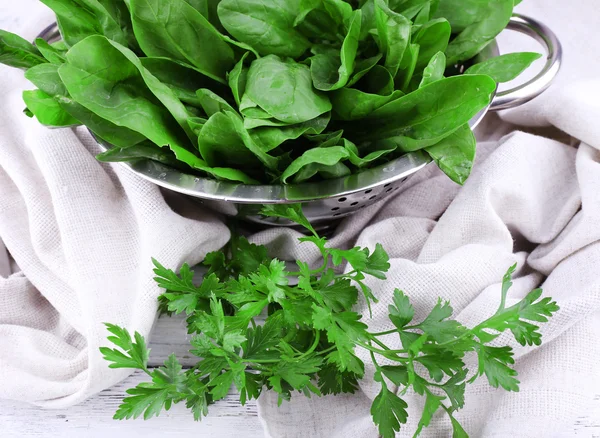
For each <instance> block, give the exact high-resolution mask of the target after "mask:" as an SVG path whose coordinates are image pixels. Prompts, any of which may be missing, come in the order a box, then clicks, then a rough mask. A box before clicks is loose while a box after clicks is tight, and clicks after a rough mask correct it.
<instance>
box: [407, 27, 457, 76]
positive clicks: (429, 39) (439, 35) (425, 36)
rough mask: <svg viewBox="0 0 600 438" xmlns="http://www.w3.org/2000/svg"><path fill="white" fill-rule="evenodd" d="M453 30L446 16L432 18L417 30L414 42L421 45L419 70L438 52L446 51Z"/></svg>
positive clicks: (418, 61) (417, 67)
mask: <svg viewBox="0 0 600 438" xmlns="http://www.w3.org/2000/svg"><path fill="white" fill-rule="evenodd" d="M451 32H452V29H451V27H450V23H448V20H446V19H444V18H437V19H435V20H431V21H429V22H427V23H426V24H425V25H423V26H422V27H421V28H420V29H419V30H418V31H417V33H416V34H415V36H414V38H413V42H414V43H415V44H418V45H419V56H418V58H417V65H416V69H417V70H422V69H423V68H425V67H426V66H427V64H429V61H430V60H431V58H432V57H433V56H434V55H435V54H436V53H438V52H445V51H446V49H447V48H448V43H449V42H450V34H451Z"/></svg>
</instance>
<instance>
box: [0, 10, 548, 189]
mask: <svg viewBox="0 0 600 438" xmlns="http://www.w3.org/2000/svg"><path fill="white" fill-rule="evenodd" d="M42 1H43V3H45V4H46V5H47V6H49V7H50V8H51V9H52V10H53V11H54V12H55V14H56V19H57V23H58V26H59V29H60V33H61V36H62V41H59V42H58V43H52V44H49V43H47V42H45V41H43V40H40V39H38V40H36V43H35V45H33V44H31V43H29V42H27V41H25V40H23V39H22V38H20V37H18V36H16V35H13V34H11V33H8V32H4V31H0V63H4V64H7V65H10V66H13V67H17V68H22V69H29V70H33V71H32V72H31V73H28V76H29V77H30V79H31V81H32V82H33V83H34V84H35V85H36V86H38V88H39V90H36V91H28V92H26V93H25V94H24V100H25V102H26V104H27V110H26V114H28V115H30V116H32V115H33V116H35V117H37V119H38V120H39V121H40V122H41V123H43V124H45V125H50V126H56V127H64V126H72V125H77V124H82V125H86V126H87V127H88V128H89V129H90V130H91V131H92V132H93V133H94V135H95V136H96V138H97V139H98V140H99V141H101V142H102V143H103V144H105V145H107V146H109V147H110V146H114V150H111V151H109V152H107V153H103V154H101V155H100V157H99V158H100V159H102V160H104V161H125V160H138V159H140V158H147V159H151V160H156V161H160V162H162V163H164V164H167V165H169V166H172V167H176V168H178V169H181V170H183V171H185V172H188V173H193V174H198V175H203V176H209V177H212V178H214V179H219V180H229V181H233V182H239V183H244V184H256V183H273V184H280V183H281V184H286V183H301V182H304V181H318V180H323V179H329V178H337V177H341V176H345V175H349V174H354V173H358V172H360V171H361V170H363V169H365V168H369V167H374V166H378V165H381V164H384V163H386V162H387V161H390V160H392V159H395V158H398V157H400V156H402V155H403V154H406V153H409V152H412V151H416V150H424V151H425V152H426V153H428V154H429V155H430V156H431V157H432V158H433V160H434V161H435V162H436V163H438V165H439V166H440V168H441V169H442V170H443V171H444V172H445V173H446V174H447V175H448V176H449V177H450V178H451V179H452V180H454V181H455V182H457V183H459V184H462V183H464V181H465V180H466V178H467V177H468V176H469V173H470V170H471V168H472V165H473V160H474V157H475V153H474V147H475V144H474V143H473V142H472V137H471V136H470V134H469V133H467V132H466V130H467V124H468V122H469V120H470V119H471V118H472V117H474V116H475V115H476V114H478V113H479V112H480V111H481V110H482V109H484V108H486V107H487V106H488V104H489V103H490V100H491V98H492V96H493V95H494V93H495V91H496V83H497V82H506V81H509V80H512V79H514V78H515V77H517V76H518V75H519V74H520V73H521V72H522V71H523V70H524V69H526V68H527V67H528V66H529V65H530V64H531V63H532V62H533V61H534V60H535V59H536V57H537V55H536V54H531V53H517V54H509V55H503V56H499V57H496V58H491V59H483V58H484V57H483V56H477V55H479V53H480V52H481V51H482V50H483V49H484V47H486V46H487V45H488V44H490V42H492V40H493V39H494V38H495V37H496V36H497V35H498V33H500V32H501V31H502V30H503V29H504V28H505V27H506V25H507V23H508V21H509V19H510V17H511V15H512V12H513V7H514V4H516V3H518V2H516V1H514V0H435V1H434V0H410V1H404V0H403V1H398V0H360V1H357V0H310V1H306V0H302V1H300V0H269V1H267V0H220V1H216V0H127V1H123V0H42ZM480 58H482V59H481V61H482V62H480V63H479V64H476V65H472V64H473V62H475V60H478V61H479V60H480ZM42 66H43V67H42ZM39 67H42V68H39ZM36 69H37V70H36ZM465 69H466V71H464V70H465ZM463 71H464V73H463V74H461V75H460V76H458V77H452V76H457V75H458V74H459V72H463ZM41 72H46V73H47V78H43V76H44V75H41V74H40V73H41ZM319 136H321V137H319ZM319 139H322V140H319ZM455 141H458V143H456V144H453V143H454V142H455ZM127 148H132V149H131V150H129V151H127V150H126V149H127ZM157 148H163V152H162V153H158V152H157Z"/></svg>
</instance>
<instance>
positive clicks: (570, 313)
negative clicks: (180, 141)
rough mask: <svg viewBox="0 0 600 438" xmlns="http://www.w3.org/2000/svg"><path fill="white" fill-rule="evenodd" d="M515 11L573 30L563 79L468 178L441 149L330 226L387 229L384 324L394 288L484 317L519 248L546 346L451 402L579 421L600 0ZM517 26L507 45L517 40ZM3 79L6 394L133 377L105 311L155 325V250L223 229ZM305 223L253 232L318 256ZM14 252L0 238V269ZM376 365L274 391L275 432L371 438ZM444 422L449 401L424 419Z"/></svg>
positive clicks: (599, 329) (549, 430) (543, 424)
mask: <svg viewBox="0 0 600 438" xmlns="http://www.w3.org/2000/svg"><path fill="white" fill-rule="evenodd" d="M519 10H520V12H523V13H527V14H529V15H531V16H534V17H536V18H538V19H540V20H542V21H544V22H545V23H546V24H548V25H550V26H551V27H552V28H553V29H554V30H555V31H556V32H557V33H558V34H559V37H560V38H561V40H562V41H563V44H564V46H565V51H566V57H565V68H564V70H563V72H562V75H561V77H560V80H559V81H558V83H557V84H556V86H554V87H553V89H551V90H550V91H549V92H547V93H546V94H545V95H543V96H542V97H540V98H538V99H536V100H535V101H534V102H531V103H530V104H528V105H526V106H525V107H523V108H521V109H517V110H512V111H510V112H508V113H506V114H503V115H502V117H503V119H504V121H501V120H500V119H498V118H497V117H496V116H493V115H490V116H489V117H488V119H487V121H486V123H485V125H484V126H482V128H481V129H480V130H479V133H478V134H479V137H480V138H482V139H488V140H489V141H487V142H482V143H480V145H479V150H478V152H479V156H478V162H477V165H476V167H475V170H474V172H473V175H472V176H471V178H470V179H469V180H468V182H467V183H466V185H465V186H464V187H463V188H459V187H458V186H456V185H454V184H453V183H452V182H450V181H449V180H448V179H447V178H446V177H445V176H443V175H441V174H440V172H439V171H438V170H437V169H435V168H434V167H433V166H432V167H430V168H429V169H428V170H426V171H424V172H422V173H420V174H419V175H418V176H416V177H415V178H414V179H413V180H412V181H411V183H410V187H409V188H408V189H407V190H406V191H404V192H402V193H399V194H398V195H397V196H395V198H393V199H390V200H389V201H386V202H385V204H379V205H377V206H373V207H371V208H369V209H366V210H365V211H364V212H363V213H361V214H359V215H356V216H353V217H352V218H350V219H347V220H346V221H344V222H343V223H342V224H341V226H340V227H339V229H338V231H337V233H336V236H335V237H334V238H333V239H332V243H333V244H335V245H338V246H341V247H343V246H348V245H353V244H355V243H357V244H359V245H363V246H364V245H366V246H374V245H375V244H376V243H377V242H381V243H382V244H383V245H384V246H385V248H386V249H387V251H388V252H389V254H390V257H391V265H392V269H391V270H390V273H389V275H388V280H387V281H386V282H378V281H376V282H375V281H374V282H372V283H371V286H373V288H374V291H375V293H376V295H378V296H379V298H380V300H381V302H380V304H379V305H377V306H375V307H374V315H373V319H372V320H371V321H368V322H369V324H370V326H371V328H372V329H373V330H374V331H380V330H385V329H386V328H389V325H388V322H387V317H386V313H387V312H386V309H387V304H388V303H389V301H390V297H391V293H392V291H393V290H394V288H401V289H403V290H404V291H406V292H407V293H408V294H409V295H410V297H411V299H412V302H413V304H414V306H415V308H416V310H417V316H418V317H419V316H421V317H422V316H424V315H425V314H426V312H427V311H428V310H429V309H430V308H431V307H432V306H433V304H434V303H435V300H436V299H437V297H443V298H447V299H450V300H451V302H452V305H453V306H454V308H455V314H456V315H457V317H458V319H459V320H460V321H462V322H463V323H465V324H467V325H475V324H476V323H477V322H479V321H481V319H482V318H485V317H487V316H489V315H491V314H492V313H493V311H494V310H495V308H496V307H497V305H498V302H499V292H500V289H499V281H500V279H501V277H502V275H503V274H504V272H505V271H506V270H507V268H508V267H509V266H510V265H512V264H513V263H518V264H519V270H518V272H517V274H518V275H517V277H518V279H517V280H516V281H515V285H514V287H513V289H512V290H511V293H510V295H509V300H510V301H512V302H514V301H516V300H518V299H520V298H522V297H523V296H524V295H525V294H526V293H527V292H528V291H530V290H531V289H533V288H535V287H538V286H541V287H543V288H544V291H545V293H546V294H547V295H550V296H552V297H553V298H554V299H556V300H557V301H558V302H559V304H560V306H561V310H560V312H559V313H558V314H557V315H556V316H555V317H554V318H553V319H552V321H551V322H550V323H549V324H547V325H545V326H544V328H543V336H544V344H543V345H542V346H541V347H539V348H535V349H532V348H521V347H519V346H516V345H515V347H516V352H517V364H516V368H517V370H518V371H519V376H520V377H519V378H520V380H521V392H520V393H507V392H504V391H502V390H496V389H491V388H489V387H488V386H487V383H486V382H485V380H484V379H481V380H479V381H478V382H477V383H476V384H474V385H472V386H471V387H470V388H469V389H468V391H467V394H466V407H465V409H463V410H462V411H460V412H459V413H458V416H457V417H458V419H459V420H460V421H461V422H462V424H463V425H464V427H465V429H466V430H467V431H468V432H469V433H470V435H471V436H473V437H507V436H514V437H554V436H559V437H560V436H565V437H567V436H572V434H573V425H574V423H575V419H576V418H577V417H578V416H583V415H586V410H587V408H589V406H590V405H591V403H592V399H593V397H594V395H596V394H599V393H600V369H599V368H598V362H599V359H600V343H599V342H598V339H600V317H599V316H600V314H599V310H600V122H599V119H600V103H599V102H600V78H599V77H598V71H600V56H599V55H598V51H597V41H600V35H599V34H598V32H599V29H600V9H599V7H598V5H597V3H596V2H595V1H593V0H577V1H572V2H565V1H561V0H553V1H549V0H526V1H525V2H523V4H521V5H520V6H519ZM44 14H45V12H42V13H41V15H40V17H42V18H43V19H47V18H48V16H47V15H44ZM42 18H39V19H37V21H36V20H33V21H36V22H35V24H36V25H39V24H40V22H42V21H43V20H42ZM30 24H31V23H30ZM34 34H35V27H33V28H32V29H30V34H29V35H28V36H34ZM521 41H522V40H520V39H518V40H516V39H514V38H507V39H506V44H507V47H508V46H510V49H516V50H518V49H520V47H521V46H520V42H521ZM0 78H1V79H0V113H1V114H2V117H0V237H1V238H2V239H3V240H4V243H5V244H6V247H7V248H8V251H9V252H10V254H11V255H12V257H13V258H14V260H15V261H16V265H18V267H19V269H20V270H19V271H18V272H15V273H12V275H11V276H9V277H8V278H0V398H11V399H18V400H26V401H30V402H33V403H35V404H38V405H41V406H46V407H63V406H68V405H70V404H73V403H76V402H79V401H81V400H83V399H85V398H86V397H88V396H90V395H92V394H94V393H96V392H97V391H99V390H101V389H103V388H105V387H108V386H110V385H112V384H114V383H115V382H116V381H117V380H119V379H121V378H123V377H124V374H123V373H122V372H118V371H114V370H108V369H107V368H106V363H104V362H103V361H102V359H101V357H100V355H99V353H98V346H100V345H102V344H103V343H104V342H105V340H104V339H105V335H106V333H105V331H104V329H103V326H102V325H101V323H102V322H104V321H111V322H114V323H118V324H122V325H125V326H127V327H129V328H130V329H136V330H139V331H140V332H142V333H143V334H146V335H147V334H148V333H149V332H150V329H151V327H152V324H153V322H154V320H155V310H156V301H155V299H156V296H157V295H158V294H159V293H160V291H159V290H158V289H157V288H156V287H155V286H154V285H153V284H152V280H151V277H152V274H151V264H150V257H151V256H154V257H156V258H158V259H159V260H161V261H162V262H163V263H164V264H166V265H167V266H171V267H176V266H177V265H179V264H181V263H182V262H184V261H187V262H189V263H194V262H197V261H199V260H200V259H201V258H202V256H203V255H204V254H205V253H206V252H208V251H210V250H214V249H216V248H218V247H219V246H221V245H222V244H223V243H224V242H225V241H226V239H227V238H228V232H227V230H226V228H225V226H224V225H222V224H221V223H220V222H219V221H218V220H217V219H216V218H215V217H214V216H213V215H211V214H210V213H208V212H203V211H199V210H198V209H196V210H194V209H192V208H189V207H190V206H189V205H181V204H180V202H181V201H180V202H178V203H177V208H176V209H175V210H174V209H173V207H172V206H169V205H168V204H167V203H166V202H165V200H164V199H163V197H162V195H161V193H160V191H159V190H158V189H157V188H156V187H154V186H152V185H150V184H148V183H146V182H144V181H142V180H140V179H139V178H136V177H135V176H133V175H131V174H129V173H128V172H126V171H125V170H124V169H123V168H122V167H121V166H107V165H101V164H99V163H97V162H96V161H95V160H94V158H93V154H94V153H95V152H97V151H96V149H95V146H94V144H93V142H92V141H91V140H90V138H89V137H88V136H87V135H86V134H85V132H84V131H82V130H79V131H76V132H72V131H69V130H47V129H44V128H42V127H40V126H38V125H37V122H35V121H34V120H29V119H27V118H26V117H24V116H23V115H22V114H21V110H22V107H23V104H22V103H21V100H20V99H21V98H20V92H21V90H22V89H23V88H24V87H26V86H27V84H26V82H25V81H24V80H23V79H22V74H21V73H19V72H16V71H11V70H8V69H6V68H0ZM508 122H510V123H513V124H518V125H520V127H519V128H516V127H515V126H514V125H511V124H510V123H508ZM551 126H552V127H551ZM517 129H518V130H520V131H523V130H525V131H529V133H525V132H517ZM531 132H535V134H532V133H531ZM505 134H507V135H505ZM295 237H297V236H296V235H295V234H294V233H293V232H290V231H282V230H269V231H264V232H262V233H259V234H258V235H256V236H254V240H255V241H257V242H260V243H267V244H269V246H270V247H271V249H272V250H273V253H274V254H276V255H278V256H279V257H282V258H292V257H301V258H303V259H305V260H307V261H310V260H314V259H316V257H317V254H316V253H315V252H314V251H312V249H311V248H310V246H306V245H297V244H296V241H295ZM11 266H12V268H11ZM11 269H12V270H14V269H16V268H15V264H14V263H11V262H10V261H9V259H8V257H7V256H5V255H4V254H3V253H2V251H0V270H4V271H6V272H8V271H10V270H11ZM0 272H1V271H0ZM504 339H505V340H508V339H509V338H508V337H506V338H504ZM388 341H389V342H390V344H392V345H393V343H394V342H395V340H394V338H393V337H390V338H389V339H388ZM363 357H364V356H363ZM364 359H365V361H366V362H367V360H366V359H367V358H366V357H364ZM371 375H372V368H371V367H369V366H367V376H366V378H365V380H364V382H363V383H362V386H361V390H360V391H359V392H358V393H357V394H355V395H351V396H341V397H340V396H338V397H326V398H321V399H319V398H312V399H311V400H307V399H305V398H304V397H303V396H301V395H298V396H297V397H295V398H294V399H293V400H292V402H290V403H286V404H284V405H283V406H281V407H280V408H277V406H276V396H275V395H273V394H271V393H265V394H264V395H263V396H262V397H261V399H260V401H259V406H260V414H261V418H262V420H263V423H264V425H265V431H266V434H267V436H270V437H272V438H279V437H298V438H300V437H302V438H304V437H311V438H312V437H328V438H337V437H356V438H362V437H365V438H371V437H373V438H375V437H377V431H376V429H375V427H374V426H373V425H372V422H371V418H370V414H369V407H370V403H371V400H372V399H373V398H374V397H375V395H376V392H377V389H378V388H377V387H376V385H374V384H373V383H372V380H371ZM406 401H407V402H408V404H409V406H410V409H409V414H410V420H409V423H408V424H407V425H405V426H404V427H403V429H402V431H401V433H400V434H399V436H411V435H412V433H413V431H414V430H415V427H416V423H417V421H418V419H419V417H420V412H421V411H420V408H421V407H422V403H423V401H422V400H421V398H420V397H419V396H415V395H414V394H412V393H408V394H407V396H406ZM450 435H451V427H450V423H449V421H448V420H447V418H446V417H445V416H444V415H442V414H438V415H436V416H435V417H434V419H433V421H432V425H431V427H430V428H428V429H426V430H425V431H424V433H423V435H422V436H426V437H446V436H450Z"/></svg>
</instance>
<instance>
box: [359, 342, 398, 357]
mask: <svg viewBox="0 0 600 438" xmlns="http://www.w3.org/2000/svg"><path fill="white" fill-rule="evenodd" d="M356 345H358V346H360V347H362V348H364V349H366V350H369V351H371V352H373V353H377V354H379V355H381V356H383V357H385V358H387V359H391V360H394V361H396V362H406V361H407V360H408V359H407V358H405V357H398V356H396V354H403V353H406V350H380V349H379V348H375V347H373V346H371V345H369V344H365V343H363V342H356Z"/></svg>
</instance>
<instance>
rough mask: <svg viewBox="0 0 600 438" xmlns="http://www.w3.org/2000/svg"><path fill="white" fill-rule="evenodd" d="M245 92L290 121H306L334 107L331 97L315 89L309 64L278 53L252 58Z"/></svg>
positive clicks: (261, 106) (265, 107)
mask: <svg viewBox="0 0 600 438" xmlns="http://www.w3.org/2000/svg"><path fill="white" fill-rule="evenodd" d="M244 96H245V97H247V98H248V99H249V100H250V101H252V102H254V103H255V105H257V106H258V107H260V108H261V109H263V110H265V111H266V112H268V113H269V114H270V115H271V116H272V117H274V118H275V119H277V120H279V121H282V122H285V123H287V124H296V123H303V122H306V121H308V120H312V119H314V118H316V117H318V116H320V115H321V114H324V113H326V112H328V111H330V110H331V102H330V101H329V98H328V97H327V96H326V95H325V94H324V93H321V92H318V91H315V90H314V89H313V86H312V78H311V75H310V69H309V68H308V67H307V66H306V65H303V64H299V63H297V62H295V61H293V60H289V59H286V60H282V59H281V58H279V57H278V56H275V55H269V56H266V57H264V58H261V59H257V60H256V61H254V62H252V64H251V65H250V70H249V71H248V79H247V83H246V92H245V94H244ZM240 109H241V111H242V113H244V110H243V109H242V108H240Z"/></svg>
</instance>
